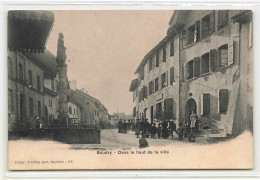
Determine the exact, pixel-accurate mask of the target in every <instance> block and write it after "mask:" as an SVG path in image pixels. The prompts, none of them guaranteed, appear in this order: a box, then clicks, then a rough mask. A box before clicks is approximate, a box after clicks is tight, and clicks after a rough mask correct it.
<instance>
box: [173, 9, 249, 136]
mask: <svg viewBox="0 0 260 180" xmlns="http://www.w3.org/2000/svg"><path fill="white" fill-rule="evenodd" d="M179 16H180V17H182V18H180V19H183V17H185V22H183V20H179ZM241 19H243V20H241ZM251 21H252V20H251V12H250V11H228V10H218V11H214V10H212V11H183V12H182V11H177V12H175V13H174V15H173V17H172V19H171V21H170V27H171V28H175V30H176V31H178V32H179V34H180V39H181V40H180V68H181V73H180V77H181V86H180V104H179V106H180V118H182V119H183V120H184V121H186V122H188V121H189V116H190V114H191V112H192V111H193V112H195V113H196V114H198V116H199V118H200V119H201V121H202V125H203V126H208V127H210V129H211V130H212V131H211V133H212V136H216V137H219V136H223V137H225V136H227V135H231V134H239V133H240V132H241V131H242V130H244V129H246V128H247V127H249V126H252V125H249V124H250V123H251V122H249V121H252V115H251V114H252V110H253V109H252V107H253V104H252V89H253V88H252V84H253V83H252V79H251V78H252V77H251V76H252V57H251V58H250V53H252V48H251V45H249V44H250V43H249V41H250V38H252V36H251V34H252V32H250V30H249V29H250V22H251ZM180 25H181V26H180ZM176 26H178V27H176ZM251 30H252V29H251ZM243 41H244V42H243ZM251 42H252V41H251ZM245 44H246V45H247V46H245ZM251 55H252V54H251ZM250 80H251V83H250ZM249 84H250V85H249ZM250 116H251V117H250Z"/></svg>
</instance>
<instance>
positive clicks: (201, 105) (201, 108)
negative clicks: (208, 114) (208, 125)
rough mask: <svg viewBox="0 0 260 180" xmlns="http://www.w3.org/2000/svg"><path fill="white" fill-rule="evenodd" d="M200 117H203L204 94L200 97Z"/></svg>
mask: <svg viewBox="0 0 260 180" xmlns="http://www.w3.org/2000/svg"><path fill="white" fill-rule="evenodd" d="M200 115H203V94H201V95H200Z"/></svg>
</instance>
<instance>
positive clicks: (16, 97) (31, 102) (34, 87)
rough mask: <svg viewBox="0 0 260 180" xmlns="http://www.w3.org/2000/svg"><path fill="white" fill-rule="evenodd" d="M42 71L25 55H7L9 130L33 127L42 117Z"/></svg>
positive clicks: (36, 63)
mask: <svg viewBox="0 0 260 180" xmlns="http://www.w3.org/2000/svg"><path fill="white" fill-rule="evenodd" d="M43 82H44V70H43V68H41V67H40V66H39V64H38V62H37V61H34V60H33V59H31V58H30V56H29V55H28V54H27V53H20V52H14V51H9V53H8V118H9V121H8V125H9V130H14V129H17V128H18V129H24V128H30V127H34V124H33V119H34V117H35V116H39V117H40V118H43V117H44V88H43Z"/></svg>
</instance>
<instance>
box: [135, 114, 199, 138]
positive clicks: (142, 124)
mask: <svg viewBox="0 0 260 180" xmlns="http://www.w3.org/2000/svg"><path fill="white" fill-rule="evenodd" d="M176 123H178V127H177V125H176ZM199 123H201V121H200V120H199V119H198V116H197V115H196V114H195V113H193V112H192V113H191V115H190V121H189V122H186V123H183V122H182V121H178V122H177V120H175V121H174V120H172V119H171V120H164V121H162V122H161V123H158V124H157V125H156V124H155V123H149V122H148V119H144V120H142V121H140V119H137V120H136V124H135V135H136V137H137V138H139V135H141V134H142V135H144V137H146V138H148V137H151V138H158V139H161V138H163V139H168V138H169V137H171V139H172V140H173V138H174V134H176V135H178V137H179V140H181V141H182V140H183V138H184V137H187V138H188V140H189V141H190V142H194V141H195V137H196V136H198V135H199Z"/></svg>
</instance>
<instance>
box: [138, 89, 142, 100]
mask: <svg viewBox="0 0 260 180" xmlns="http://www.w3.org/2000/svg"><path fill="white" fill-rule="evenodd" d="M138 95H139V96H138V99H139V102H141V100H142V94H141V91H139V92H138Z"/></svg>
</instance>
